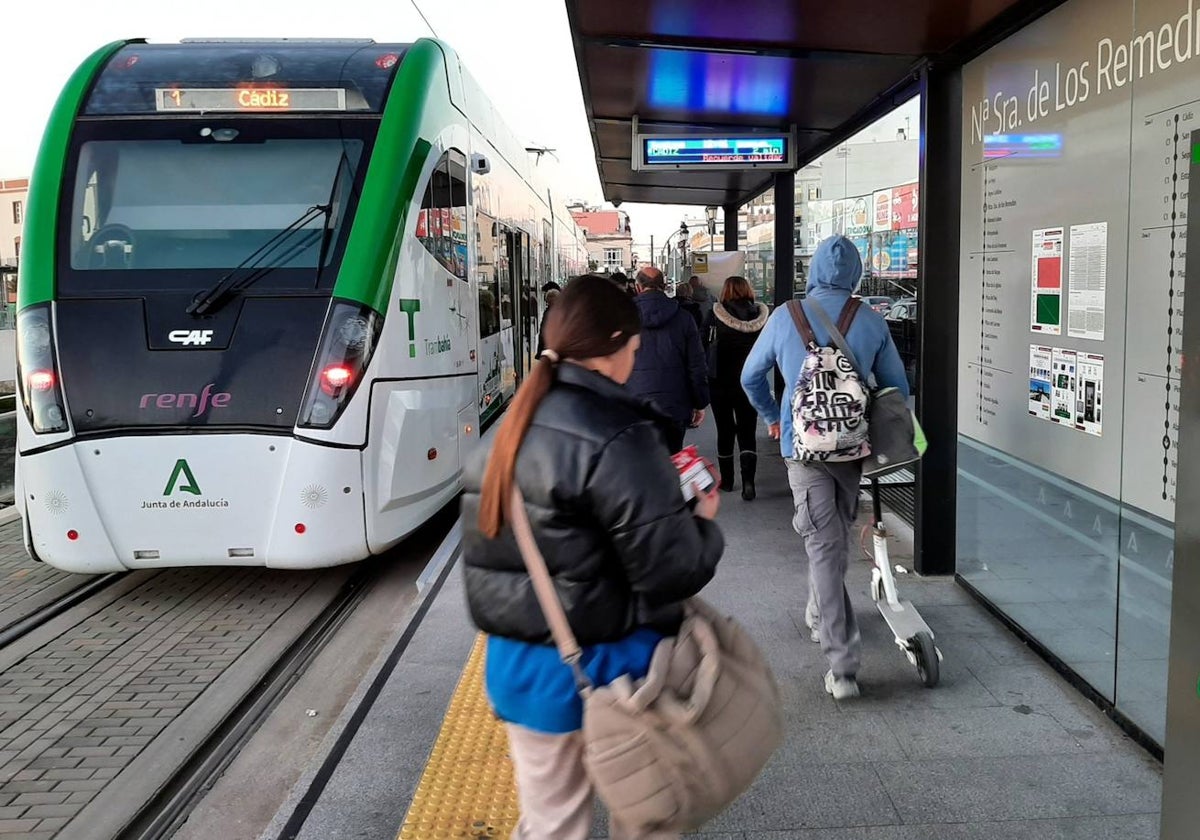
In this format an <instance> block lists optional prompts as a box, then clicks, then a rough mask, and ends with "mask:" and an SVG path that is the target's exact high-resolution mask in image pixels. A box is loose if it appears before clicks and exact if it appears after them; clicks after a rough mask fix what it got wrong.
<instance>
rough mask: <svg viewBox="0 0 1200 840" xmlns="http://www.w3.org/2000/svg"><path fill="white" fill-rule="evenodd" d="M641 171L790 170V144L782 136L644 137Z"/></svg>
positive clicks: (791, 162) (787, 139)
mask: <svg viewBox="0 0 1200 840" xmlns="http://www.w3.org/2000/svg"><path fill="white" fill-rule="evenodd" d="M641 152H642V154H641V161H640V162H639V163H640V164H641V167H642V168H645V169H652V168H669V169H791V168H794V167H793V161H792V159H791V142H790V140H789V138H788V137H784V136H779V135H776V136H770V135H763V136H756V137H653V138H652V137H643V138H642V142H641Z"/></svg>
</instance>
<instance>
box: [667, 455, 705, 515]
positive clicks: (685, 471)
mask: <svg viewBox="0 0 1200 840" xmlns="http://www.w3.org/2000/svg"><path fill="white" fill-rule="evenodd" d="M671 463H673V464H674V465H675V469H676V470H677V471H678V472H679V489H680V490H682V491H683V500H684V501H685V502H690V501H691V500H692V499H694V498H695V497H696V490H695V487H694V486H693V485H698V486H699V487H700V489H701V490H702V491H705V492H707V491H708V489H709V488H710V487H712V486H713V484H714V480H713V474H712V463H711V462H709V461H707V460H705V459H704V458H702V457H700V453H699V452H698V451H697V450H696V447H694V446H685V447H684V448H683V449H681V450H679V451H678V452H676V453H675V454H674V455H672V456H671Z"/></svg>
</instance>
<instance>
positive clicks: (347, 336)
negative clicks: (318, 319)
mask: <svg viewBox="0 0 1200 840" xmlns="http://www.w3.org/2000/svg"><path fill="white" fill-rule="evenodd" d="M382 327H383V318H382V317H381V316H380V315H379V313H378V312H376V311H375V310H373V309H371V308H370V307H367V306H363V305H362V304H359V303H352V302H350V301H334V303H333V306H332V307H330V310H329V316H328V317H327V318H326V319H325V329H324V330H323V331H322V333H321V345H320V351H319V352H318V353H317V357H316V359H315V360H314V364H313V368H312V373H311V374H310V375H309V378H308V390H307V391H306V392H305V394H304V402H303V404H302V406H301V409H300V420H299V423H298V424H297V425H299V426H302V427H306V428H310V429H328V428H330V427H331V426H333V424H334V423H336V422H337V419H338V417H339V416H340V415H341V413H342V410H343V409H344V408H345V407H346V404H347V403H348V402H350V398H351V397H352V396H354V392H355V391H356V390H357V388H358V384H359V382H360V381H361V380H362V377H363V374H364V373H365V372H366V370H367V365H368V364H369V363H370V361H371V355H372V354H373V353H374V352H375V344H376V342H377V341H378V340H379V331H380V329H382Z"/></svg>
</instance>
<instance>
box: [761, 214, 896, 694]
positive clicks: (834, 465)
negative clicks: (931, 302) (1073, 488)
mask: <svg viewBox="0 0 1200 840" xmlns="http://www.w3.org/2000/svg"><path fill="white" fill-rule="evenodd" d="M861 279H862V258H861V257H860V256H859V253H858V249H857V248H855V247H854V243H853V242H851V241H850V240H849V239H847V238H846V237H844V236H832V237H830V238H828V239H826V240H824V241H823V242H821V244H820V245H818V246H817V250H816V253H814V254H813V258H812V263H811V265H810V266H809V276H808V284H807V287H806V291H807V298H806V300H804V301H803V302H801V303H797V305H802V306H803V307H804V311H805V312H806V313H811V314H808V316H807V320H808V322H809V324H810V325H811V326H812V330H813V333H814V337H815V338H816V340H817V343H818V344H819V345H820V346H822V347H830V346H833V345H832V337H831V335H830V332H829V330H827V329H825V328H824V327H823V325H822V319H821V318H820V317H819V314H820V313H818V312H817V311H816V309H815V308H816V307H820V309H821V311H822V312H823V313H824V314H825V315H826V316H827V318H826V320H829V321H830V323H833V322H834V321H836V320H839V316H840V314H841V313H842V311H843V309H845V308H847V304H848V302H849V301H850V298H851V295H852V293H853V291H854V289H855V288H857V286H858V283H859V281H860V280H861ZM845 338H846V342H847V344H848V345H849V347H850V349H851V350H852V351H853V352H854V356H855V358H856V359H857V360H858V362H859V364H860V365H862V366H863V367H864V370H863V371H862V375H863V376H864V377H865V376H867V374H868V373H874V375H875V378H876V381H877V383H878V385H879V387H889V386H890V387H895V388H898V389H900V391H901V393H903V394H904V395H905V396H906V397H907V396H908V379H907V377H906V376H905V374H904V364H903V363H902V362H901V361H900V354H899V353H898V352H897V351H896V345H895V344H894V343H893V342H892V336H891V333H890V332H889V331H888V328H887V324H885V323H884V321H883V318H882V317H881V316H880V315H879V314H878V313H876V312H873V311H871V309H870V308H869V307H866V306H861V307H858V311H857V313H856V314H855V315H854V318H853V320H852V321H851V322H850V327H849V329H848V330H847V332H846V335H845ZM807 355H808V349H807V348H806V347H805V343H804V340H803V339H802V338H801V337H800V333H799V332H798V331H797V328H796V324H795V322H794V321H793V319H792V315H791V313H789V312H788V311H787V307H784V306H781V307H779V308H778V309H776V310H775V312H773V313H772V314H771V317H770V319H768V321H767V326H766V327H765V328H764V329H763V331H762V334H761V335H760V336H759V337H758V341H756V342H755V344H754V348H753V349H752V350H751V351H750V355H749V357H748V358H747V359H746V364H745V367H744V368H743V369H742V387H743V388H745V391H746V395H747V396H748V397H749V398H750V402H751V404H752V405H753V406H754V408H755V410H757V411H758V413H759V414H760V415H762V418H763V420H765V421H766V423H767V427H768V431H769V433H770V435H771V437H772V438H777V439H778V440H779V442H780V449H781V450H782V452H783V457H784V458H785V459H786V461H787V471H788V483H789V484H791V488H792V500H793V503H794V505H795V516H794V517H793V519H792V526H793V527H794V528H795V529H796V531H797V532H798V533H799V534H800V535H801V536H802V537H803V538H804V547H805V552H806V554H807V555H808V603H807V605H806V608H805V611H804V620H805V623H806V624H807V625H808V628H809V630H810V632H811V633H812V638H813V640H814V641H819V642H820V643H821V650H822V652H823V653H824V654H825V656H826V658H828V660H829V666H830V669H829V672H828V673H826V675H825V690H826V691H827V692H829V693H830V694H832V695H833V697H834V698H835V699H837V700H844V699H847V698H850V697H857V696H858V692H859V689H858V680H857V674H858V665H859V652H860V651H859V649H860V647H861V639H860V637H859V632H858V623H857V622H856V620H855V618H854V611H853V609H852V608H851V605H850V595H849V593H847V592H846V581H845V579H846V571H847V568H848V566H849V558H850V528H851V526H852V525H853V523H854V520H855V518H856V517H857V514H858V495H859V482H860V481H861V478H862V462H861V461H838V462H823V461H800V460H797V459H796V457H795V456H796V445H795V442H794V440H793V430H792V413H791V396H790V395H791V393H792V391H791V389H793V388H795V385H796V382H797V380H798V379H799V376H800V370H801V366H802V365H803V364H804V360H805V358H806V357H807ZM775 365H778V366H779V367H780V368H781V369H782V370H783V376H784V379H785V380H786V381H787V383H788V386H787V387H788V389H789V390H788V392H787V393H788V397H787V399H786V400H785V401H784V402H785V405H784V411H783V413H782V417H781V415H780V408H779V404H778V403H777V402H776V401H775V400H774V399H773V398H772V397H771V391H770V387H769V385H768V377H769V375H770V373H771V371H772V369H773V368H774V367H775ZM868 366H869V368H868Z"/></svg>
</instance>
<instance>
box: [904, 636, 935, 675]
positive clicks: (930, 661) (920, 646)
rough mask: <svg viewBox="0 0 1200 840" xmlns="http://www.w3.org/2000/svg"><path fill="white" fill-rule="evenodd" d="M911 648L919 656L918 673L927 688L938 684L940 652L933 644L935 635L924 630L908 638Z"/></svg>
mask: <svg viewBox="0 0 1200 840" xmlns="http://www.w3.org/2000/svg"><path fill="white" fill-rule="evenodd" d="M908 646H909V650H911V651H912V652H913V655H914V656H916V658H917V675H918V676H919V677H920V678H921V682H922V683H924V685H925V687H926V688H933V687H934V686H935V685H937V684H938V676H939V674H938V654H937V648H936V647H935V646H934V644H933V636H931V635H930V634H929V633H926V632H925V631H924V630H922V631H921V632H920V633H918V634H917V635H915V636H913V637H912V638H911V639H909V640H908Z"/></svg>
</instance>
